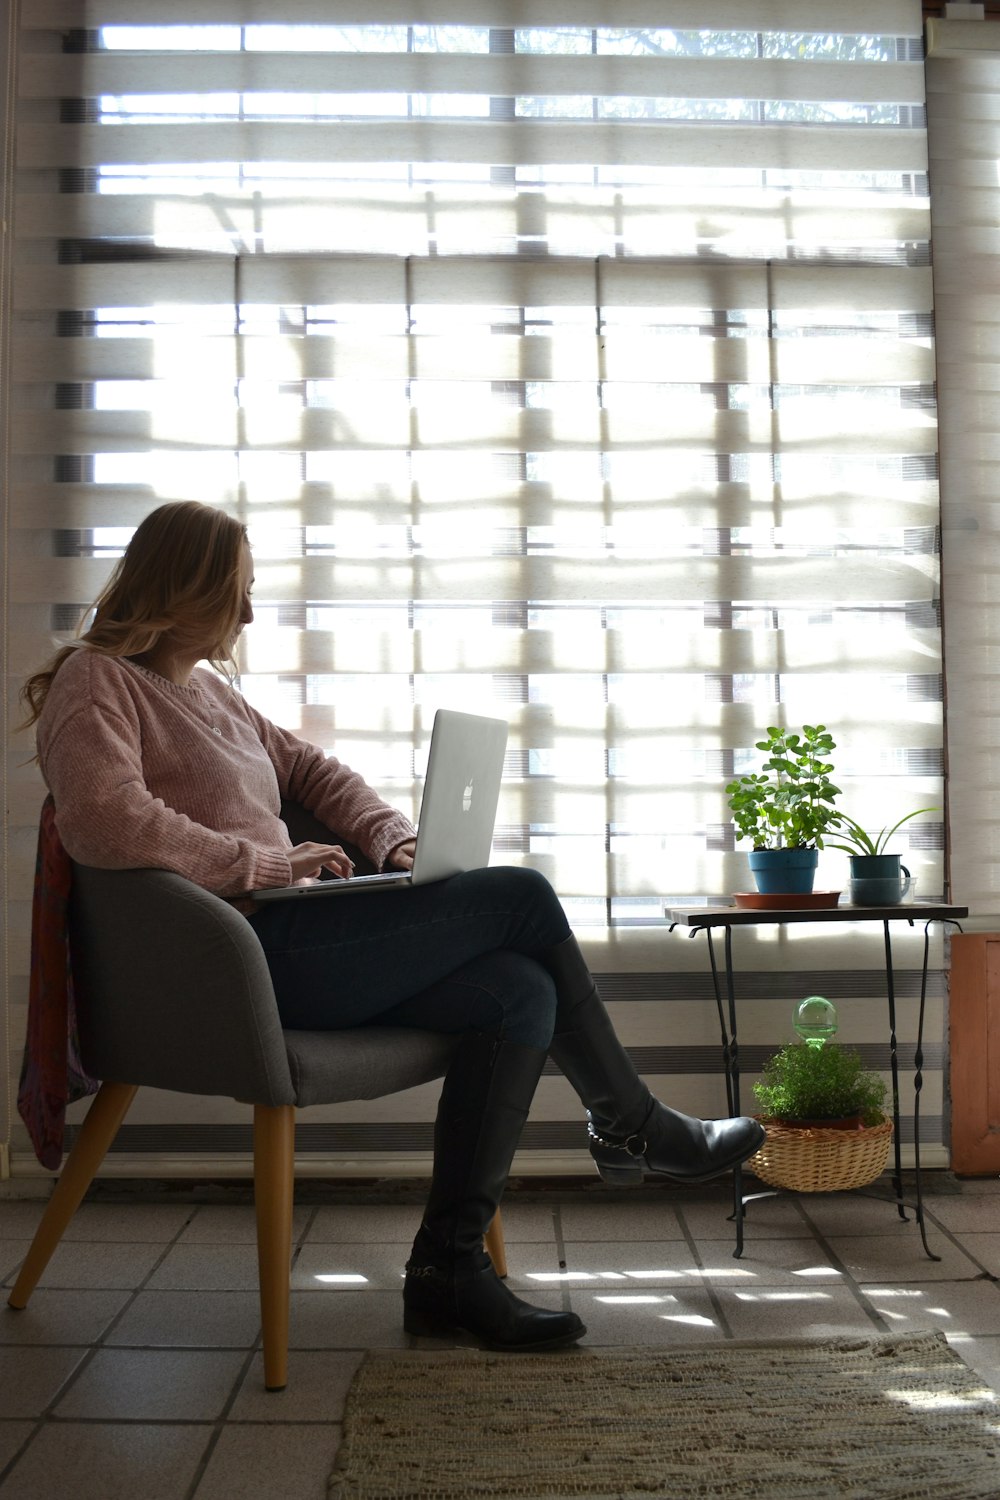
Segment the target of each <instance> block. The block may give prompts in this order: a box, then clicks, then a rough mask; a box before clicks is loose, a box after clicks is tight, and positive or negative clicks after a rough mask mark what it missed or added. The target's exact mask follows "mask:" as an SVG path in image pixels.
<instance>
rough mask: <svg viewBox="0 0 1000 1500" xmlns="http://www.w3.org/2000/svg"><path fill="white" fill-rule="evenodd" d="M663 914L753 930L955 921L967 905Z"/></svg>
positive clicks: (674, 921) (676, 909) (681, 921)
mask: <svg viewBox="0 0 1000 1500" xmlns="http://www.w3.org/2000/svg"><path fill="white" fill-rule="evenodd" d="M665 910H666V915H667V917H668V918H669V920H670V922H671V925H673V926H676V927H755V926H758V925H760V924H761V923H764V922H876V921H878V922H911V923H913V922H934V921H938V922H941V921H950V922H956V921H958V920H959V918H960V917H967V916H968V915H969V908H968V907H967V906H949V905H946V904H945V903H944V902H938V901H914V902H913V903H912V904H911V905H909V906H907V905H896V906H816V907H810V908H805V909H803V908H802V907H795V908H794V909H792V910H790V911H786V910H780V911H779V910H775V909H773V908H770V907H769V908H767V909H765V910H761V909H760V908H756V907H754V908H751V907H743V906H673V907H667V908H666V909H665Z"/></svg>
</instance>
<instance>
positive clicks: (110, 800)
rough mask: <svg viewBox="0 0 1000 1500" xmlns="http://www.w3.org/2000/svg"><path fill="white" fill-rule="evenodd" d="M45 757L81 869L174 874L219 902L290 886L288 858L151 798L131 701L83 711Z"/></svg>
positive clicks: (63, 727)
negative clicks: (151, 870) (261, 889)
mask: <svg viewBox="0 0 1000 1500" xmlns="http://www.w3.org/2000/svg"><path fill="white" fill-rule="evenodd" d="M39 753H40V759H41V762H42V772H43V774H44V776H45V780H46V782H47V783H48V786H49V789H50V791H51V792H52V796H53V799H54V801H55V805H56V826H57V828H58V830H59V836H60V838H61V839H62V842H63V845H64V847H65V848H66V850H67V852H68V854H69V855H70V857H71V858H72V859H75V860H77V861H78V862H79V863H80V864H85V865H95V866H97V867H98V868H100V869H106V870H119V869H141V868H145V867H150V868H155V869H162V870H173V871H174V872H175V873H177V874H178V875H183V876H185V877H186V878H187V879H188V880H192V881H194V882H195V883H196V884H197V885H201V886H203V887H204V888H205V889H206V890H210V891H214V892H216V893H217V894H218V895H220V896H234V895H237V894H239V893H240V892H243V891H246V890H250V889H254V888H259V887H262V886H267V885H288V884H290V882H291V878H292V871H291V866H290V864H289V862H288V857H287V853H286V852H285V851H283V850H281V849H279V848H274V849H266V848H261V847H259V846H257V845H255V844H253V843H251V842H249V841H248V840H247V839H244V838H240V837H237V836H235V835H233V834H228V833H219V832H217V831H215V830H214V829H211V828H206V827H205V826H204V825H202V824H201V823H197V822H195V821H194V820H193V819H192V818H189V817H188V816H187V815H186V814H184V813H180V812H176V811H175V810H174V809H173V808H170V807H168V806H167V805H166V804H165V803H164V802H163V801H162V799H161V798H159V797H154V796H153V795H152V793H151V792H150V791H149V789H148V787H147V786H146V782H145V778H144V775H143V767H142V743H141V732H140V725H139V722H138V718H137V716H136V715H135V714H134V710H132V709H131V705H130V702H129V700H128V698H127V697H125V696H123V698H122V701H121V702H120V703H116V704H115V705H114V706H111V705H109V704H102V703H100V702H96V701H91V702H89V703H86V704H84V705H83V706H81V707H78V708H77V709H76V710H75V712H73V713H71V714H69V715H68V716H66V717H64V718H62V719H61V721H60V723H59V724H58V726H57V728H56V730H55V733H54V734H53V735H52V736H51V738H47V739H46V742H45V743H44V744H43V743H41V741H40V743H39Z"/></svg>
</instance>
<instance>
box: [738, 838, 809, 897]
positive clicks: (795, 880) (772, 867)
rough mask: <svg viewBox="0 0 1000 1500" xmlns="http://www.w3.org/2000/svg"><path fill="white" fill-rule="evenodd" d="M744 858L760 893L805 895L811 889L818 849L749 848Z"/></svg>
mask: <svg viewBox="0 0 1000 1500" xmlns="http://www.w3.org/2000/svg"><path fill="white" fill-rule="evenodd" d="M747 858H748V859H749V861H750V870H751V872H752V874H753V878H754V880H755V881H756V884H757V889H758V891H759V892H760V894H761V895H762V896H807V895H808V894H809V892H810V891H811V890H812V888H813V881H814V880H815V879H816V866H817V864H818V863H819V850H818V849H752V850H751V851H750V853H749V854H748V855H747Z"/></svg>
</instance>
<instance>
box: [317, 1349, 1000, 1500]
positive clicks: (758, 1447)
mask: <svg viewBox="0 0 1000 1500" xmlns="http://www.w3.org/2000/svg"><path fill="white" fill-rule="evenodd" d="M329 1495H330V1500H438V1497H440V1500H446V1497H452V1496H462V1497H469V1496H477V1495H483V1496H485V1495H489V1496H518V1497H520V1500H531V1497H535V1496H538V1497H541V1496H551V1495H563V1496H587V1497H590V1500H633V1497H634V1500H639V1497H643V1500H648V1497H649V1496H651V1495H652V1496H656V1495H659V1496H668V1497H669V1500H843V1497H849V1500H918V1497H920V1500H924V1497H926V1500H997V1497H998V1496H1000V1397H997V1396H996V1395H995V1394H994V1393H993V1392H992V1391H990V1390H989V1388H988V1387H986V1386H985V1385H984V1383H983V1381H982V1379H981V1378H980V1377H979V1376H977V1375H976V1374H974V1372H973V1371H972V1370H970V1369H969V1367H968V1366H967V1365H966V1364H964V1363H963V1361H962V1360H961V1359H960V1358H959V1357H958V1356H957V1355H956V1354H955V1353H954V1352H953V1350H952V1349H951V1348H950V1347H949V1345H948V1343H947V1342H946V1340H945V1338H944V1336H943V1335H942V1334H937V1333H927V1334H915V1335H906V1336H903V1335H899V1336H890V1337H887V1338H834V1339H827V1340H823V1341H817V1342H813V1343H803V1342H801V1341H797V1342H795V1343H791V1342H789V1343H768V1344H763V1343H757V1344H748V1343H729V1344H721V1345H720V1344H712V1345H705V1346H702V1347H700V1348H692V1347H687V1348H683V1349H668V1350H660V1349H634V1350H617V1351H615V1350H609V1351H607V1352H602V1351H595V1350H587V1349H575V1350H568V1351H564V1352H562V1353H559V1354H547V1355H546V1354H535V1355H500V1354H486V1353H482V1352H478V1351H469V1350H456V1351H450V1350H449V1351H446V1352H442V1353H437V1354H435V1353H429V1354H428V1353H423V1352H416V1351H414V1352H405V1353H388V1352H387V1353H378V1352H375V1353H372V1354H370V1355H369V1356H368V1358H367V1359H366V1361H365V1362H364V1364H363V1365H362V1366H361V1367H360V1369H359V1370H358V1373H357V1375H356V1376H355V1379H354V1383H353V1385H352V1387H351V1390H350V1393H349V1395H348V1400H347V1409H346V1413H345V1418H344V1438H343V1442H342V1444H341V1448H340V1450H339V1452H338V1455H337V1466H336V1468H335V1470H334V1472H333V1474H332V1476H331V1479H330V1490H329Z"/></svg>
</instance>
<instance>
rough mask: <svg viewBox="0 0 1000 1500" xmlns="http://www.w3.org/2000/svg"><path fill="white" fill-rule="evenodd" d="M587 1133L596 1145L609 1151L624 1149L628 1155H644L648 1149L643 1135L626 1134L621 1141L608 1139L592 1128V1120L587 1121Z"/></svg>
mask: <svg viewBox="0 0 1000 1500" xmlns="http://www.w3.org/2000/svg"><path fill="white" fill-rule="evenodd" d="M587 1134H588V1135H589V1136H590V1139H591V1140H592V1141H593V1142H594V1143H595V1144H596V1145H598V1146H604V1147H605V1148H606V1149H607V1150H609V1151H624V1152H625V1153H626V1155H628V1156H645V1154H646V1152H647V1150H648V1142H647V1140H646V1137H645V1136H644V1135H637V1134H634V1135H630V1136H626V1138H625V1140H623V1141H609V1140H608V1138H607V1136H604V1135H600V1134H599V1133H598V1131H596V1130H595V1129H594V1124H593V1121H592V1120H588V1121H587Z"/></svg>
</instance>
